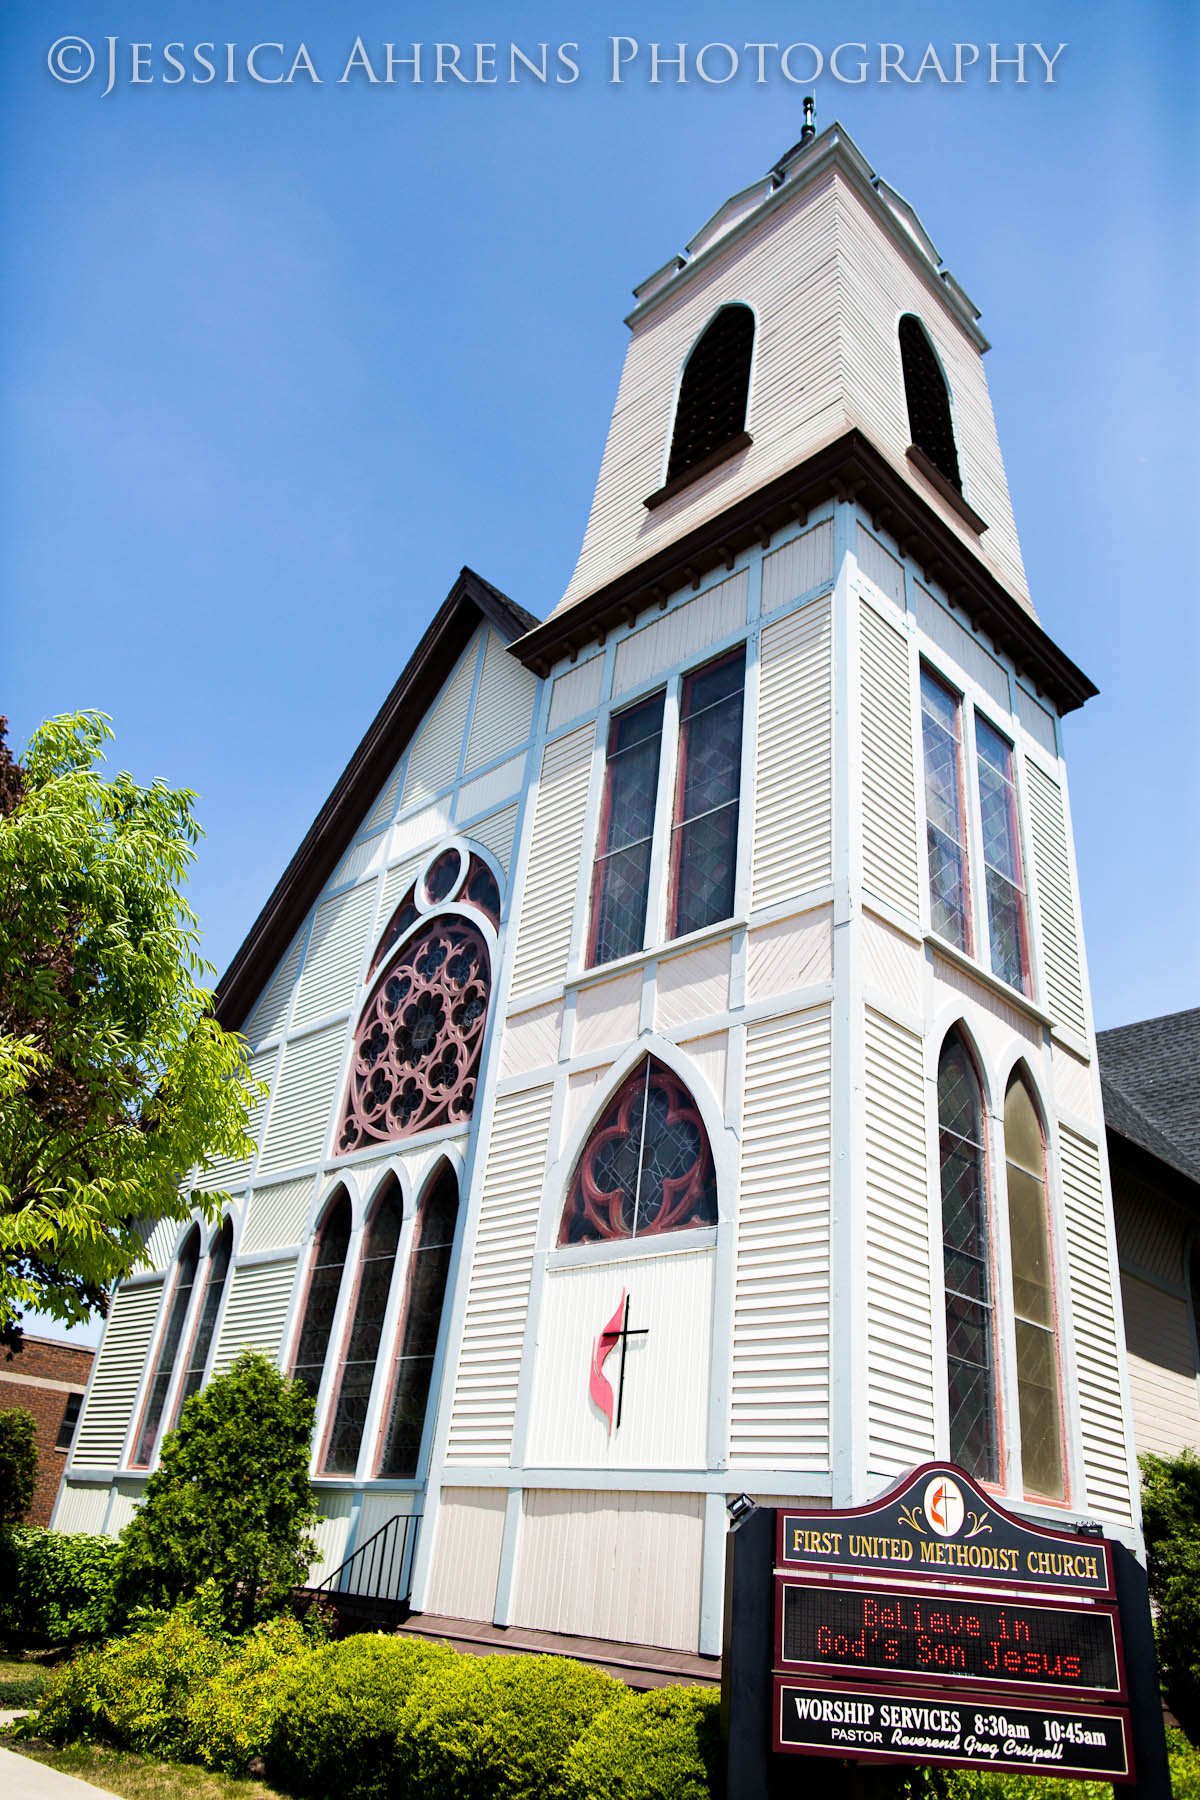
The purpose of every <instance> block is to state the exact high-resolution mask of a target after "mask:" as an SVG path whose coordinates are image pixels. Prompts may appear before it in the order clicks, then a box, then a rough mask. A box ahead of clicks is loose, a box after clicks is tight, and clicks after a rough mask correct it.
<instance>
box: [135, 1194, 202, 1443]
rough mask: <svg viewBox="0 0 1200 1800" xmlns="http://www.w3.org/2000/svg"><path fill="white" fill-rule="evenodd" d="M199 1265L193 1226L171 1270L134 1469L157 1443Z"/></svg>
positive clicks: (197, 1231)
mask: <svg viewBox="0 0 1200 1800" xmlns="http://www.w3.org/2000/svg"><path fill="white" fill-rule="evenodd" d="M199 1261H200V1227H199V1226H198V1225H193V1226H192V1229H191V1230H190V1231H189V1232H188V1234H187V1236H186V1238H185V1239H184V1240H183V1246H182V1248H181V1249H180V1252H179V1258H178V1261H177V1263H176V1267H175V1286H174V1290H173V1291H172V1294H171V1307H170V1311H169V1312H168V1313H167V1323H166V1328H165V1329H164V1331H163V1335H162V1342H161V1343H160V1344H159V1347H158V1360H157V1361H156V1362H155V1365H154V1376H153V1379H152V1380H151V1383H150V1393H149V1395H148V1397H147V1400H146V1408H145V1411H144V1412H143V1414H142V1424H141V1429H140V1431H139V1432H138V1441H137V1447H136V1449H135V1450H134V1454H133V1462H134V1467H135V1468H139V1469H140V1468H145V1466H146V1464H147V1463H148V1462H149V1461H150V1458H151V1457H152V1456H153V1455H154V1447H155V1445H156V1444H157V1442H158V1428H159V1426H160V1425H161V1424H162V1418H163V1412H164V1409H165V1408H166V1404H167V1395H168V1393H169V1392H170V1389H171V1377H172V1376H173V1375H174V1373H175V1360H176V1358H177V1356H178V1355H179V1344H180V1339H181V1338H182V1337H183V1327H184V1324H185V1322H186V1320H187V1316H188V1311H189V1308H190V1307H191V1304H192V1289H193V1288H194V1287H195V1285H196V1267H197V1264H198V1263H199Z"/></svg>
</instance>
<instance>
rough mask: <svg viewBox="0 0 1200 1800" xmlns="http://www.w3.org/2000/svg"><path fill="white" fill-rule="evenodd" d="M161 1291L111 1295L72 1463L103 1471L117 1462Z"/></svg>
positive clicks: (151, 1287)
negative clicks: (102, 1337)
mask: <svg viewBox="0 0 1200 1800" xmlns="http://www.w3.org/2000/svg"><path fill="white" fill-rule="evenodd" d="M162 1288H163V1284H162V1282H161V1281H151V1282H147V1283H146V1285H145V1286H144V1287H127V1288H118V1289H117V1292H116V1294H115V1295H114V1297H113V1303H112V1307H111V1310H110V1311H109V1315H108V1323H107V1324H106V1325H105V1327H104V1341H103V1342H102V1343H101V1345H100V1354H99V1358H98V1360H97V1363H96V1372H95V1375H94V1376H93V1378H92V1390H91V1393H90V1394H89V1395H88V1401H87V1405H86V1406H85V1407H84V1410H83V1418H82V1419H81V1420H80V1422H79V1430H78V1431H77V1432H76V1434H75V1447H74V1450H73V1452H72V1457H71V1460H72V1462H74V1463H82V1464H84V1465H85V1466H87V1465H89V1464H90V1465H92V1466H95V1467H106V1468H111V1467H114V1466H115V1465H116V1464H117V1463H119V1462H120V1460H121V1447H122V1445H123V1444H124V1442H125V1433H126V1432H127V1431H128V1429H129V1420H130V1415H131V1414H132V1412H133V1403H134V1400H135V1399H136V1398H137V1391H138V1383H139V1382H140V1381H141V1379H142V1370H143V1368H144V1367H145V1363H146V1355H147V1352H148V1351H149V1348H150V1334H151V1332H152V1331H153V1330H154V1321H155V1318H156V1316H157V1314H158V1303H159V1300H160V1299H161V1297H162Z"/></svg>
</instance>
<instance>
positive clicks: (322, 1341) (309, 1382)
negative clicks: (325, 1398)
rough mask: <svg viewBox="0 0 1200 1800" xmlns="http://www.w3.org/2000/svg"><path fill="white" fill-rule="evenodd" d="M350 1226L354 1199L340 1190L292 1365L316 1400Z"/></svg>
mask: <svg viewBox="0 0 1200 1800" xmlns="http://www.w3.org/2000/svg"><path fill="white" fill-rule="evenodd" d="M350 1224H351V1213H350V1196H349V1194H347V1192H346V1190H345V1188H339V1189H338V1192H337V1194H336V1195H335V1197H334V1200H333V1202H332V1204H331V1205H330V1207H329V1209H328V1211H327V1212H326V1214H325V1218H324V1222H323V1223H322V1226H321V1229H320V1231H319V1232H318V1233H317V1242H316V1247H315V1249H314V1251H313V1261H312V1271H311V1273H310V1275H309V1281H308V1297H307V1299H306V1300H305V1303H304V1320H303V1323H302V1324H301V1326H300V1338H299V1342H298V1343H297V1345H296V1357H295V1361H294V1362H293V1364H292V1374H293V1375H294V1376H295V1377H296V1380H297V1381H302V1382H303V1383H304V1385H305V1387H306V1388H307V1389H308V1391H309V1393H310V1394H311V1395H312V1397H313V1399H314V1400H315V1399H316V1397H317V1393H318V1391H319V1389H320V1386H321V1376H322V1375H323V1374H324V1372H325V1353H326V1351H327V1350H328V1348H329V1337H330V1333H331V1332H332V1330H333V1319H334V1314H335V1313H336V1311H337V1303H338V1295H339V1294H340V1293H341V1291H342V1271H343V1270H344V1268H345V1266H346V1252H347V1251H348V1250H349V1248H350Z"/></svg>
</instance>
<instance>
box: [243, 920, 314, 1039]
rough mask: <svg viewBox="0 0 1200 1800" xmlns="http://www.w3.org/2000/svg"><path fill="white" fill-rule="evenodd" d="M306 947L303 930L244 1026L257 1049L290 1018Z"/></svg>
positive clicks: (280, 1029)
mask: <svg viewBox="0 0 1200 1800" xmlns="http://www.w3.org/2000/svg"><path fill="white" fill-rule="evenodd" d="M303 949H304V933H303V932H301V933H300V934H299V936H298V937H297V939H296V941H295V943H294V944H293V945H292V946H291V948H290V950H289V951H288V953H287V955H286V956H285V957H284V959H283V961H282V962H281V963H280V965H279V967H278V968H277V969H276V971H275V973H274V975H272V977H271V979H270V981H269V983H268V984H267V987H266V988H265V989H264V991H263V995H262V998H261V999H260V1000H259V1002H258V1005H257V1006H256V1007H255V1008H254V1011H253V1012H252V1013H251V1014H250V1017H249V1018H248V1019H247V1020H246V1023H245V1025H244V1026H243V1027H242V1034H243V1036H244V1037H245V1039H246V1042H247V1043H248V1044H249V1045H250V1046H251V1047H252V1048H253V1049H257V1048H258V1046H259V1044H261V1043H265V1041H266V1040H267V1038H273V1037H278V1035H279V1033H280V1032H281V1031H282V1030H283V1027H284V1024H285V1023H286V1021H287V1011H288V1006H289V1004H290V1003H291V998H292V989H293V988H294V987H295V985H296V976H297V975H298V974H299V973H300V954H301V952H302V950H303Z"/></svg>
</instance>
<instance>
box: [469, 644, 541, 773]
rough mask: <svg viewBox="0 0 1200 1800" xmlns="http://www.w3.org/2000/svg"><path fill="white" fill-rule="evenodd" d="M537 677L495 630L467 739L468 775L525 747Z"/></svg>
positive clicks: (484, 665) (484, 660)
mask: <svg viewBox="0 0 1200 1800" xmlns="http://www.w3.org/2000/svg"><path fill="white" fill-rule="evenodd" d="M537 685H538V684H537V677H536V675H533V674H531V673H530V671H529V670H528V669H527V668H526V667H525V665H524V663H521V662H518V661H517V658H516V657H515V656H514V655H513V654H512V652H511V651H510V650H508V649H507V648H506V647H505V645H504V644H503V642H502V641H501V639H500V638H499V637H498V636H497V635H496V633H495V632H494V631H489V632H488V636H487V643H486V645H485V647H484V652H483V673H482V675H481V676H480V678H479V692H478V693H477V694H476V696H475V710H474V713H473V714H472V717H471V733H470V736H469V737H468V739H467V760H466V764H465V765H464V771H463V772H464V774H467V775H469V774H470V773H471V772H472V770H474V769H481V768H482V767H483V765H484V764H485V763H490V762H494V761H495V759H496V757H498V756H503V755H504V752H505V751H506V750H513V749H515V748H516V746H517V745H518V744H523V743H524V742H525V740H526V739H527V738H528V736H529V730H530V726H531V725H532V723H533V702H534V696H535V695H536V693H537Z"/></svg>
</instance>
